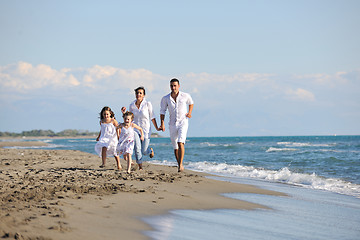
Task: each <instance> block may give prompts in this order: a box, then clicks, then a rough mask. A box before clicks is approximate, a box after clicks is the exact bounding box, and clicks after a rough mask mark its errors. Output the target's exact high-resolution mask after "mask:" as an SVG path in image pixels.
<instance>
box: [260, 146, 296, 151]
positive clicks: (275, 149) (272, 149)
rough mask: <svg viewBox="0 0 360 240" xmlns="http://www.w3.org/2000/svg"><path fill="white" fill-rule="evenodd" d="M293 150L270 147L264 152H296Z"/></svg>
mask: <svg viewBox="0 0 360 240" xmlns="http://www.w3.org/2000/svg"><path fill="white" fill-rule="evenodd" d="M296 150H297V149H295V148H274V147H270V148H269V149H268V150H266V152H285V151H296Z"/></svg>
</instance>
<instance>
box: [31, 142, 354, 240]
mask: <svg viewBox="0 0 360 240" xmlns="http://www.w3.org/2000/svg"><path fill="white" fill-rule="evenodd" d="M25 140H26V139H25ZM44 141H46V142H48V143H49V144H50V145H49V146H47V147H46V148H48V149H49V148H50V149H74V150H80V151H85V152H89V153H93V154H95V152H94V145H95V143H96V142H95V139H44ZM150 146H151V147H153V148H154V151H155V158H153V159H154V160H151V161H150V159H147V160H148V161H149V162H152V163H155V164H163V165H176V161H175V158H174V156H173V150H172V147H171V144H170V140H169V139H168V138H153V139H151V143H150ZM40 148H43V147H40ZM185 148H186V153H185V159H184V164H185V168H187V169H191V170H195V171H201V172H207V173H212V174H214V175H216V176H218V178H219V179H220V180H221V179H226V180H227V181H233V182H238V183H246V184H252V185H256V186H259V187H261V188H266V189H270V190H275V191H281V192H284V193H287V194H288V195H289V197H274V196H263V195H256V194H239V193H238V194H236V193H235V194H230V195H226V196H228V197H233V198H236V199H241V200H246V201H251V202H256V203H259V204H263V205H266V206H269V207H270V208H272V210H254V211H241V210H236V211H235V210H225V209H218V210H213V211H189V210H177V211H171V212H170V213H169V214H167V215H164V216H155V217H151V218H146V219H143V220H144V221H145V222H147V223H149V224H150V225H152V226H153V228H154V229H155V230H154V231H151V232H146V234H147V235H148V236H150V237H152V238H153V239H221V238H228V239H360V136H292V137H210V138H201V137H199V138H188V140H187V143H186V146H185ZM209 226H211V227H210V228H209Z"/></svg>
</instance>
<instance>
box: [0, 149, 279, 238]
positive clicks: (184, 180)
mask: <svg viewBox="0 0 360 240" xmlns="http://www.w3.org/2000/svg"><path fill="white" fill-rule="evenodd" d="M28 144H29V145H31V143H28ZM14 145H16V144H15V143H12V145H11V146H14ZM23 145H24V144H23V143H22V145H21V146H23ZM4 146H6V144H2V147H4ZM0 155H1V161H0V181H1V187H0V201H1V212H0V219H1V222H0V237H3V238H5V239H6V238H9V239H148V237H147V236H145V235H143V234H142V231H145V230H150V227H149V226H148V225H147V224H145V223H144V222H142V221H141V219H140V218H141V217H146V216H149V215H158V214H164V213H166V212H167V211H169V210H172V209H196V210H199V209H218V208H226V209H249V210H250V209H254V208H266V206H262V205H258V204H253V203H250V202H245V201H240V200H235V199H231V198H226V197H223V196H222V195H220V194H221V193H231V192H244V193H258V194H269V195H284V194H282V193H278V192H273V191H268V190H264V189H259V188H256V187H254V186H250V185H242V184H236V183H230V182H225V181H217V180H213V179H209V178H207V177H206V176H207V175H206V174H203V173H198V172H192V171H189V170H185V171H184V172H183V173H178V172H177V168H176V167H169V166H160V165H153V164H147V163H145V164H144V168H145V171H139V170H137V171H134V172H133V173H131V174H127V173H126V172H124V171H116V170H115V160H114V159H113V158H108V162H107V168H105V169H100V168H99V167H98V166H99V165H100V164H101V160H100V158H99V157H98V156H96V155H93V154H89V153H84V152H80V151H70V150H39V149H7V148H0ZM121 163H122V165H123V168H124V167H125V166H126V163H125V161H124V160H123V159H121Z"/></svg>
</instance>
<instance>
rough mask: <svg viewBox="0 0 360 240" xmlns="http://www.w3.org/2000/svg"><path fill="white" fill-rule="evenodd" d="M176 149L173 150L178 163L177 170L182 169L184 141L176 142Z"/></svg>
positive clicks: (180, 170)
mask: <svg viewBox="0 0 360 240" xmlns="http://www.w3.org/2000/svg"><path fill="white" fill-rule="evenodd" d="M178 147H179V148H178V149H175V150H174V154H175V157H176V161H177V163H178V172H182V171H184V166H183V160H184V155H185V147H184V143H181V142H178Z"/></svg>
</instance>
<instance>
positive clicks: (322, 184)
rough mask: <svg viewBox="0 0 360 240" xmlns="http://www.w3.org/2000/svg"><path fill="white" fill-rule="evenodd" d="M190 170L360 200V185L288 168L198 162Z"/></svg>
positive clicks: (190, 164)
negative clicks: (273, 168) (303, 188)
mask: <svg viewBox="0 0 360 240" xmlns="http://www.w3.org/2000/svg"><path fill="white" fill-rule="evenodd" d="M187 166H188V167H189V168H191V169H192V170H195V171H201V172H207V173H215V174H220V175H225V176H229V175H232V176H236V177H243V178H255V179H261V180H265V181H271V182H281V183H287V184H292V185H297V186H302V187H306V188H311V189H318V190H326V191H331V192H335V193H340V194H345V195H351V196H355V197H358V198H360V185H358V184H354V183H350V182H346V181H344V180H341V179H336V178H324V177H321V176H318V175H316V174H315V173H313V174H306V173H296V172H292V171H290V170H289V169H288V168H287V167H285V168H282V169H280V170H278V171H275V170H267V169H260V168H255V167H252V166H242V165H229V164H226V163H218V164H217V163H210V162H196V163H189V164H188V165H187Z"/></svg>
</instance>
